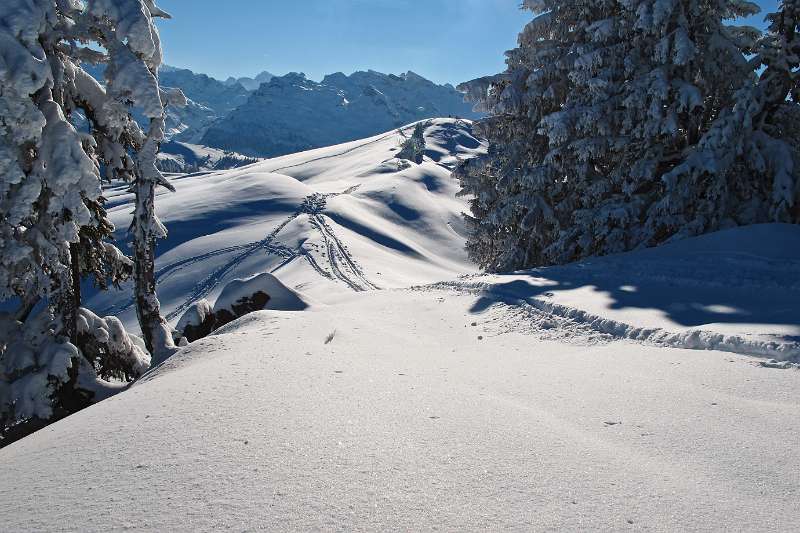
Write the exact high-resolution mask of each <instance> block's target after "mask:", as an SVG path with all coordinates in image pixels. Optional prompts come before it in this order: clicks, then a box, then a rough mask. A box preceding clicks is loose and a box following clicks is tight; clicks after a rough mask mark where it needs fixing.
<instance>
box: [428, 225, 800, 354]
mask: <svg viewBox="0 0 800 533" xmlns="http://www.w3.org/2000/svg"><path fill="white" fill-rule="evenodd" d="M798 280H800V228H798V226H794V225H789V224H761V225H753V226H746V227H742V228H736V229H731V230H726V231H721V232H717V233H713V234H708V235H704V236H701V237H696V238H693V239H689V240H686V241H679V242H675V243H672V244H669V245H665V246H662V247H659V248H651V249H645V250H639V251H635V252H629V253H625V254H618V255H613V256H607V257H603V258H597V259H592V260H588V261H584V262H579V263H573V264H569V265H565V266H556V267H548V268H540V269H536V270H532V271H528V272H520V273H514V274H509V275H487V276H477V277H474V278H473V279H470V280H460V281H456V282H443V283H440V284H438V285H437V287H439V288H445V289H454V290H459V291H467V292H473V293H479V294H480V295H481V298H482V301H480V302H479V303H478V304H476V305H477V306H478V307H487V306H490V305H493V304H495V303H497V302H505V303H510V304H512V305H516V306H519V305H522V306H524V307H525V308H526V309H527V310H528V311H529V312H530V313H531V314H532V315H533V317H534V318H535V319H537V320H545V321H552V320H553V318H554V317H556V319H558V321H559V322H560V323H561V324H562V327H565V328H567V329H573V330H576V331H578V332H580V331H583V330H586V329H587V328H588V329H589V330H591V331H592V332H593V333H600V334H605V335H608V336H611V337H614V338H626V339H634V340H639V341H646V342H649V343H653V344H658V345H665V346H673V347H679V348H689V349H700V350H710V349H716V350H722V351H729V352H734V353H743V354H749V355H760V356H764V357H768V358H773V359H777V360H784V361H790V362H797V363H800V308H798V303H797V302H798V301H800V282H798Z"/></svg>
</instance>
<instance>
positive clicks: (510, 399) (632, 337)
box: [0, 120, 800, 531]
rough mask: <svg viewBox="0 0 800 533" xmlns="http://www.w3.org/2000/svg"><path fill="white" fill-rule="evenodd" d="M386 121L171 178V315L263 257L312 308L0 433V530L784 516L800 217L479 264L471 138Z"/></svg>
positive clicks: (720, 526)
mask: <svg viewBox="0 0 800 533" xmlns="http://www.w3.org/2000/svg"><path fill="white" fill-rule="evenodd" d="M409 131H410V128H409ZM399 140H400V136H399V134H397V133H395V132H393V133H388V134H386V135H382V136H378V137H375V138H372V139H367V140H364V141H359V142H354V143H349V144H347V145H341V146H337V147H331V148H325V149H321V150H315V151H311V152H305V153H301V154H295V155H292V156H286V157H282V158H280V159H273V160H268V161H264V162H260V163H257V164H254V165H251V166H249V167H245V168H241V169H236V170H231V171H225V172H216V173H203V174H196V175H189V176H185V177H181V178H178V179H177V180H176V181H175V183H176V186H177V189H178V193H177V194H174V195H169V194H163V195H161V196H160V197H159V199H158V200H159V206H160V207H159V209H160V213H161V216H162V219H163V220H164V221H165V222H166V224H167V225H168V227H169V228H170V231H171V236H170V239H169V240H168V241H167V242H166V243H165V244H164V245H163V246H162V247H161V248H160V255H159V258H158V265H157V266H158V271H159V273H158V276H159V293H160V296H161V299H162V303H163V304H164V307H165V310H166V311H167V312H168V313H169V314H170V316H171V318H172V319H173V321H177V319H178V318H179V315H180V313H181V311H182V310H183V309H186V308H187V307H188V306H189V305H190V304H191V303H192V302H193V301H195V300H197V299H199V298H208V299H209V301H210V302H211V303H212V304H213V303H214V302H215V300H216V299H217V297H218V296H219V295H220V294H221V293H222V292H223V289H224V288H225V287H226V286H227V285H228V284H229V283H230V282H231V281H233V280H234V279H238V278H248V277H250V276H254V275H258V274H262V273H264V272H270V273H272V274H274V275H275V276H277V278H278V279H280V280H281V281H282V282H283V283H284V284H286V285H287V286H288V287H289V288H291V289H293V290H296V291H298V295H301V296H302V297H303V298H304V300H303V302H306V301H307V302H309V303H310V304H311V305H310V307H308V308H306V309H305V310H301V311H274V310H271V311H261V312H257V313H253V314H250V315H247V316H245V317H244V318H242V319H240V320H238V321H236V322H233V323H231V324H228V325H226V326H224V327H223V328H222V329H220V330H218V331H217V332H216V333H215V334H214V335H212V336H210V337H207V338H205V339H201V340H199V341H196V342H194V343H192V344H191V345H189V346H187V347H185V348H182V349H181V350H180V351H179V352H178V353H177V354H176V355H174V356H173V357H172V358H170V359H168V360H167V361H166V362H165V363H163V364H162V365H161V366H159V367H157V368H155V369H153V370H151V372H150V373H149V374H147V375H146V376H145V377H144V378H143V379H142V380H140V381H138V382H137V383H136V384H135V385H134V386H133V387H131V388H130V389H129V390H127V391H125V392H123V393H121V394H119V395H117V396H114V397H113V398H111V399H109V400H106V401H103V402H101V403H99V404H97V405H95V406H93V407H90V408H89V409H86V410H84V411H81V412H79V413H78V414H76V415H73V416H70V417H68V418H66V419H64V420H62V421H60V422H58V423H56V424H53V425H51V426H49V427H47V428H45V429H43V430H41V431H39V432H37V433H35V434H33V435H31V436H29V437H26V438H25V439H22V440H21V441H18V442H16V443H14V444H12V445H10V446H8V447H6V448H4V449H2V450H0V471H2V472H3V475H2V476H0V517H2V519H1V520H2V521H0V530H8V531H28V530H31V531H33V530H36V531H38V530H47V531H51V530H70V531H71V530H80V531H108V530H119V529H142V530H148V531H149V530H157V531H198V530H201V531H202V530H209V529H222V528H227V529H233V530H237V531H242V530H260V529H270V530H309V529H322V530H365V529H367V530H376V529H393V530H415V531H416V530H428V529H434V528H437V529H444V530H478V529H490V530H500V529H505V528H509V529H512V530H570V531H585V530H621V529H629V528H630V529H637V530H653V531H683V530H736V531H796V530H800V516H798V514H797V510H796V508H797V501H798V498H799V497H800V455H798V453H797V450H796V448H797V442H798V439H800V416H798V413H799V412H800V395H798V390H800V370H798V368H797V367H798V363H800V227H798V226H787V225H763V226H752V227H746V228H737V229H732V230H728V231H725V232H719V233H716V234H711V235H707V236H704V237H700V238H696V239H691V240H687V241H684V242H679V243H674V244H672V245H668V246H665V247H662V248H658V249H652V250H641V251H636V252H632V253H628V254H620V255H617V256H610V257H606V258H601V259H594V260H591V261H586V262H584V263H579V264H574V265H567V266H563V267H551V268H543V269H537V270H535V271H529V272H519V273H514V274H509V275H502V276H499V275H498V276H491V275H481V274H477V273H476V272H475V271H474V268H473V267H472V266H470V264H469V263H468V262H467V260H466V258H465V256H464V252H463V242H464V237H463V235H464V230H463V227H462V222H461V218H460V215H459V213H460V212H461V211H463V210H464V209H465V205H464V202H463V200H462V199H457V198H455V192H456V191H457V188H458V187H457V184H456V183H454V182H453V181H452V179H451V178H450V177H449V167H450V166H451V165H452V163H454V161H455V159H456V157H466V156H468V155H470V154H473V153H475V152H477V151H479V150H481V149H482V147H481V146H480V145H479V143H478V142H477V141H476V140H475V139H474V138H472V137H471V135H469V132H468V124H466V123H457V122H455V121H451V120H439V121H435V122H434V124H433V125H431V126H430V127H429V128H428V129H427V131H426V142H427V149H428V151H427V157H426V159H425V161H424V162H423V164H422V165H419V166H417V165H411V166H410V167H408V168H401V167H405V165H399V164H398V163H399V162H398V161H397V160H396V159H393V154H394V153H395V152H396V150H397V147H398V144H399ZM110 196H111V202H112V204H113V206H114V207H113V208H112V210H111V211H112V215H113V217H114V220H115V222H116V223H117V224H118V226H119V227H120V228H125V227H126V221H127V217H129V216H130V215H129V212H130V205H129V203H128V202H129V200H130V198H129V197H128V196H127V195H126V194H125V193H124V191H122V190H117V191H111V194H110ZM267 278H268V281H269V283H271V284H274V283H276V282H275V280H274V279H273V278H269V277H265V279H267ZM252 283H255V281H252ZM239 286H241V283H240V284H238V285H236V284H235V285H231V288H230V289H229V290H228V293H231V291H234V289H237V287H239ZM377 289H382V290H377ZM239 292H241V291H239ZM234 293H235V294H239V293H238V292H235V291H234ZM287 294H289V293H287ZM291 294H294V293H291ZM127 298H128V297H127V296H126V293H124V292H123V293H116V294H115V293H109V294H106V295H103V296H102V297H101V296H95V297H94V298H93V300H92V301H91V302H90V303H89V306H90V307H91V308H92V309H93V310H94V311H96V312H100V313H103V314H110V313H120V314H121V317H122V318H123V319H124V320H125V321H126V323H127V324H128V325H129V326H130V325H132V324H133V322H134V321H135V319H134V314H133V310H132V309H131V308H130V304H129V302H128V300H127ZM298 298H300V296H298ZM223 300H230V298H228V297H227V296H226V297H225V298H223ZM222 303H224V302H222ZM303 307H305V305H300V306H294V308H297V309H301V308H303Z"/></svg>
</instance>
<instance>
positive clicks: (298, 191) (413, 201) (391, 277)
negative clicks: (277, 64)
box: [87, 119, 484, 326]
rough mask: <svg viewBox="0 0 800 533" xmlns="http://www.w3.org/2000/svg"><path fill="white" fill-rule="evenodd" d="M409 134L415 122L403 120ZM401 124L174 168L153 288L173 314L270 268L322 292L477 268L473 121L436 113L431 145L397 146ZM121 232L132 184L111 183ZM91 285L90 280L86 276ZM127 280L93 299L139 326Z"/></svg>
mask: <svg viewBox="0 0 800 533" xmlns="http://www.w3.org/2000/svg"><path fill="white" fill-rule="evenodd" d="M404 130H405V132H406V134H410V132H411V130H413V125H412V126H409V127H407V128H404ZM401 140H402V137H401V135H400V133H398V132H397V131H390V132H388V133H385V134H383V135H379V136H376V137H372V138H368V139H363V140H360V141H356V142H352V143H348V144H344V145H339V146H331V147H328V148H323V149H318V150H312V151H309V152H304V153H299V154H294V155H289V156H285V157H281V158H276V159H270V160H266V161H263V162H259V163H256V164H253V165H250V166H247V167H243V168H240V169H235V170H229V171H224V172H204V173H198V174H192V175H188V176H183V177H178V178H176V179H175V180H174V181H173V183H174V185H175V187H176V189H177V193H175V194H170V193H166V192H162V193H160V196H159V198H158V201H157V206H158V213H159V217H160V218H161V220H162V221H163V222H164V223H165V224H166V225H167V227H168V228H169V237H168V238H167V239H166V240H165V241H163V242H161V243H160V244H159V246H158V250H157V252H158V258H157V262H156V267H157V279H158V284H159V285H158V290H159V297H160V299H161V302H162V305H163V309H164V310H165V311H166V313H167V314H168V316H169V317H170V319H173V320H177V319H178V318H179V315H180V313H181V312H182V311H183V310H184V309H186V307H187V306H188V305H189V304H191V303H192V302H193V301H194V300H196V299H197V298H200V297H205V298H209V299H211V300H212V301H213V300H214V298H216V296H217V294H218V293H219V292H220V291H221V290H222V288H223V287H224V285H225V283H226V282H228V281H230V280H232V279H236V278H242V277H247V276H250V275H253V274H256V273H259V272H263V271H268V272H272V273H274V274H276V275H278V276H279V277H280V278H281V279H282V280H283V281H284V282H285V283H287V284H289V285H290V286H292V287H296V288H299V289H301V290H303V291H306V292H308V293H310V294H311V296H313V297H316V298H318V299H320V300H322V301H325V300H326V299H327V298H329V297H331V296H332V295H336V294H342V293H349V292H350V291H352V290H359V291H360V290H367V289H373V288H391V287H406V286H409V285H412V284H419V283H430V282H434V281H439V280H442V279H449V278H453V277H455V276H457V275H458V274H461V273H464V272H473V271H474V267H473V266H472V265H471V264H470V263H469V262H468V260H467V258H466V253H465V252H464V246H463V244H464V239H465V233H464V227H463V219H462V216H461V213H462V212H463V211H465V210H466V203H465V200H463V199H459V198H456V196H455V195H456V192H457V190H458V183H457V182H456V181H455V180H453V179H452V178H451V177H450V169H451V168H452V165H453V164H454V163H455V161H456V159H457V158H465V157H470V156H472V155H475V154H477V153H479V152H480V151H481V150H483V149H484V148H483V147H482V145H481V144H480V142H479V141H478V140H476V139H475V138H474V137H473V136H472V135H471V133H470V123H469V122H467V121H456V120H450V119H441V120H436V121H433V122H432V123H431V124H430V126H429V127H428V128H427V129H426V152H425V153H426V157H425V160H424V161H423V163H422V164H420V165H416V164H411V163H408V162H404V161H400V160H398V159H396V158H395V155H396V153H397V151H398V148H399V145H400V142H401ZM106 194H107V196H108V197H109V203H108V208H109V213H110V216H111V219H112V220H113V221H114V223H115V225H116V226H117V228H118V231H119V232H120V233H119V237H120V239H122V240H125V235H124V231H125V228H127V227H128V225H129V222H130V216H131V203H130V202H131V201H132V196H131V194H130V193H129V192H128V190H127V188H126V187H119V188H115V189H110V190H108V191H107V193H106ZM87 290H89V288H88V287H87ZM128 294H129V293H127V288H126V292H125V293H124V295H120V294H119V293H117V292H115V291H111V292H108V293H104V294H100V295H98V296H96V297H95V298H93V299H91V300H90V301H89V303H88V305H89V307H90V308H92V309H95V310H97V311H98V312H100V313H102V314H120V315H121V318H122V319H123V321H124V322H126V323H127V324H129V325H131V326H135V322H136V320H135V313H134V310H133V307H132V301H131V300H130V297H129V296H128Z"/></svg>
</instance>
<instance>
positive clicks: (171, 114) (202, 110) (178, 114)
mask: <svg viewBox="0 0 800 533" xmlns="http://www.w3.org/2000/svg"><path fill="white" fill-rule="evenodd" d="M83 68H84V69H86V71H87V72H88V73H89V74H90V75H91V76H92V77H94V78H95V79H96V80H98V81H99V82H101V83H105V65H83ZM159 81H160V83H161V85H162V86H163V87H177V88H179V89H181V90H182V91H183V93H184V94H185V95H186V98H187V104H186V106H184V107H175V106H170V107H168V108H167V121H166V122H167V123H166V126H167V131H166V134H167V138H169V139H175V140H178V141H184V142H188V143H193V142H196V141H198V140H199V139H200V137H202V135H203V134H204V133H205V130H206V128H207V127H208V126H209V125H210V124H212V123H213V122H214V121H216V120H219V119H220V118H222V117H224V116H225V115H227V114H228V113H229V112H231V111H232V110H234V109H236V108H237V107H238V106H240V105H242V104H244V103H245V102H246V101H247V98H248V96H249V92H248V91H247V90H246V89H245V88H244V87H242V86H241V85H240V84H238V83H234V84H226V83H223V82H221V81H219V80H216V79H214V78H211V77H209V76H206V75H205V74H196V73H194V72H192V71H191V70H188V69H181V68H176V67H171V66H168V65H164V66H162V67H161V69H160V70H159ZM134 118H135V119H136V120H137V121H138V122H139V123H140V124H142V125H143V126H145V127H146V123H147V119H146V118H145V117H142V116H139V115H137V114H136V112H135V110H134Z"/></svg>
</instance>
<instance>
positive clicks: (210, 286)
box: [123, 145, 379, 320]
mask: <svg viewBox="0 0 800 533" xmlns="http://www.w3.org/2000/svg"><path fill="white" fill-rule="evenodd" d="M362 146H363V145H362ZM357 189H358V185H356V186H353V187H350V188H348V189H346V190H345V191H343V192H340V193H328V194H321V193H314V194H312V195H309V196H307V197H306V198H305V199H304V200H303V203H302V204H301V205H300V207H299V208H298V210H297V211H295V212H294V213H292V214H291V215H289V217H287V218H286V219H285V220H284V221H283V222H281V223H280V224H279V225H278V226H277V227H276V228H275V229H273V230H272V232H270V234H269V235H267V236H266V237H265V238H264V239H262V240H260V241H256V242H251V243H247V244H242V245H237V246H230V247H227V248H222V249H219V250H214V251H211V252H207V253H205V254H201V255H197V256H194V257H189V258H186V259H182V260H180V261H176V262H175V263H171V264H169V265H167V266H164V267H162V268H161V269H159V270H158V272H157V273H156V283H160V282H162V281H164V280H165V279H167V278H168V277H169V276H171V275H172V274H174V273H176V272H178V271H180V270H182V269H183V268H186V267H187V266H190V265H193V264H195V263H198V262H200V261H204V260H206V259H210V258H213V257H216V256H219V255H225V254H229V253H234V252H237V251H239V250H243V251H242V252H241V253H239V254H238V255H236V256H235V257H234V258H233V259H231V260H230V261H228V262H226V263H225V264H224V265H222V266H220V267H219V268H217V269H216V270H214V271H213V272H212V273H211V274H209V275H208V276H206V277H205V278H204V279H203V280H202V281H200V282H199V283H198V284H197V285H196V286H195V287H194V289H193V290H192V291H191V293H190V294H189V296H188V298H187V299H186V300H184V301H183V303H181V304H180V305H179V306H178V307H176V308H175V309H174V310H173V311H172V312H170V313H169V314H168V315H167V319H168V320H173V319H175V318H177V317H178V316H180V315H181V314H182V313H183V312H184V311H186V309H188V308H189V307H190V306H191V305H192V304H193V303H194V302H196V301H198V300H200V299H201V298H205V297H206V296H208V295H209V294H210V293H211V292H212V291H213V290H214V289H215V288H216V287H217V286H218V285H219V283H220V282H221V281H222V280H223V279H225V277H226V276H227V275H228V274H229V273H230V272H231V271H233V270H234V269H235V268H236V267H237V266H239V265H240V264H241V263H242V262H244V261H245V260H246V259H248V258H250V257H251V256H252V255H253V254H255V253H256V252H258V251H261V250H263V251H265V252H266V254H267V255H278V256H282V257H284V258H286V259H285V260H284V261H283V262H282V263H281V264H280V265H278V266H277V267H275V268H274V269H272V272H273V273H274V272H276V271H277V270H279V269H281V268H283V267H284V266H286V265H288V264H289V263H291V262H292V261H293V260H295V259H297V258H298V257H302V258H303V259H304V260H306V261H307V262H308V264H309V265H310V266H311V268H312V269H313V270H314V271H316V272H317V273H318V274H319V275H320V276H322V277H325V278H327V279H331V280H338V281H340V282H342V283H344V284H345V285H347V286H348V287H349V288H350V289H352V290H353V291H356V292H363V291H366V290H376V289H379V287H378V286H377V285H375V284H374V283H372V282H371V281H369V280H368V279H367V277H366V275H365V274H364V271H363V269H362V268H361V267H360V265H359V264H358V262H357V261H356V259H355V258H354V257H353V256H352V255H351V254H350V252H349V251H348V250H347V247H346V246H345V245H344V243H342V241H341V239H339V237H338V236H337V235H336V233H335V232H334V230H333V228H332V227H331V226H330V224H328V223H327V221H326V220H325V219H326V217H325V216H324V214H323V211H324V209H325V206H326V203H327V199H328V198H331V197H335V196H340V195H343V194H351V193H353V192H355V191H356V190H357ZM301 215H305V216H308V217H309V222H310V223H311V226H312V227H314V229H316V230H317V231H318V232H319V234H320V236H321V238H322V241H323V243H324V247H325V250H326V254H325V257H326V259H327V263H328V264H327V266H328V269H326V268H325V267H324V266H322V265H320V264H319V262H318V261H317V260H316V259H315V258H314V256H313V255H312V253H311V252H310V251H309V250H307V249H305V248H304V247H303V245H302V244H301V245H300V246H299V247H298V248H297V249H292V248H289V247H287V246H284V245H282V244H274V243H273V241H275V239H276V238H277V236H278V234H279V233H280V232H281V231H283V229H284V228H286V226H287V225H289V223H291V222H292V221H293V220H295V219H296V218H298V217H299V216H301ZM131 305H133V300H131V301H130V302H129V303H128V304H127V305H126V306H125V307H123V310H124V309H127V308H129V307H130V306H131Z"/></svg>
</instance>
